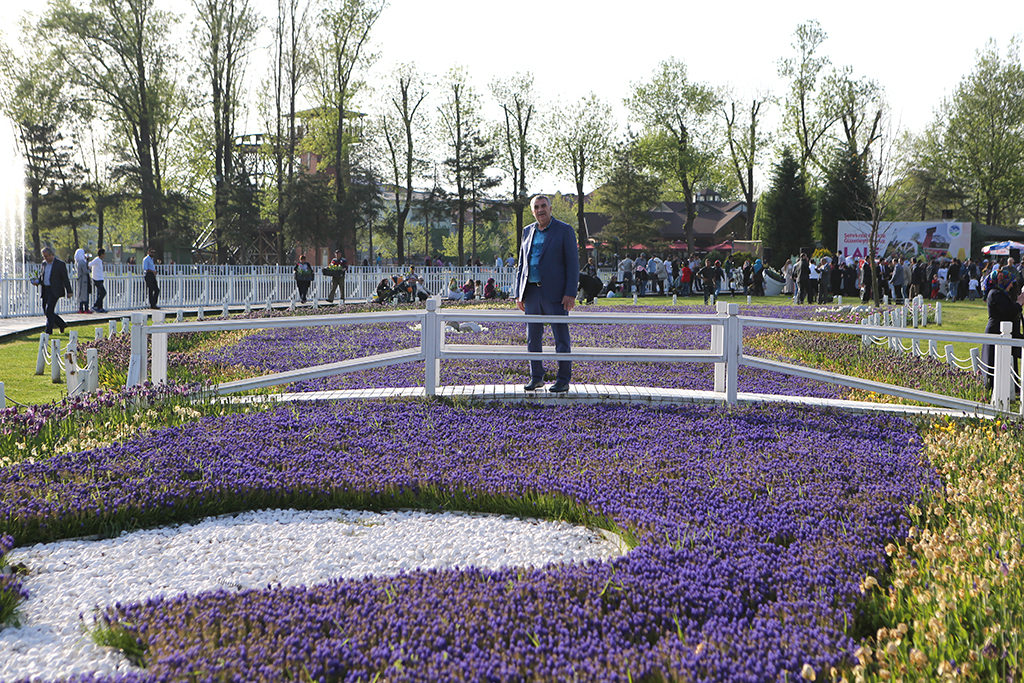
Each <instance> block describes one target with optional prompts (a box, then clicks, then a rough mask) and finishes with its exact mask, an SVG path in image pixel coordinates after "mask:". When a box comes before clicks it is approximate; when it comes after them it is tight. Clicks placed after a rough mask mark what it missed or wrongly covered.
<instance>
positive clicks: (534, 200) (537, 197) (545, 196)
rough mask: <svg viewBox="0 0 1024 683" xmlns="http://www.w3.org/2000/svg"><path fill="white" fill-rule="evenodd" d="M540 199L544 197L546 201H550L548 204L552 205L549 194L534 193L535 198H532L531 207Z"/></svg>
mask: <svg viewBox="0 0 1024 683" xmlns="http://www.w3.org/2000/svg"><path fill="white" fill-rule="evenodd" d="M538 199H543V200H544V201H546V202H547V203H548V206H551V200H550V199H549V198H548V196H547V195H546V194H535V195H533V199H531V200H530V208H531V209H532V208H533V205H534V203H536V201H537V200H538Z"/></svg>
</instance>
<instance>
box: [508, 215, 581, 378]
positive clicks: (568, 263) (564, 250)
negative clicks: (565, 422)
mask: <svg viewBox="0 0 1024 683" xmlns="http://www.w3.org/2000/svg"><path fill="white" fill-rule="evenodd" d="M530 210H531V211H532V212H533V217H534V218H535V219H536V222H534V223H531V224H530V225H528V226H527V227H526V229H524V230H523V243H522V245H521V246H520V249H519V261H518V266H517V268H516V280H515V291H514V292H513V296H514V298H515V300H516V307H517V308H518V309H519V310H520V311H523V312H525V313H526V314H527V315H569V311H571V310H572V309H573V306H575V305H576V290H577V289H578V287H579V271H580V262H579V255H578V253H577V245H576V234H575V233H574V232H573V229H572V228H571V227H570V226H569V225H568V224H566V223H563V222H562V221H560V220H557V219H555V218H552V217H551V200H550V199H548V198H547V197H546V196H544V195H537V196H536V197H534V198H533V200H532V201H531V202H530ZM551 332H552V334H553V335H554V337H555V351H556V352H557V353H569V352H570V351H571V348H572V347H571V343H570V339H569V325H568V324H567V323H553V324H552V325H551ZM543 337H544V324H543V323H527V324H526V348H527V349H528V350H529V351H531V352H534V353H539V352H540V351H541V350H542V349H543ZM571 379H572V362H571V361H567V360H563V361H558V375H557V377H556V380H555V383H554V384H552V385H551V386H550V387H549V388H548V391H550V392H553V393H556V394H560V393H563V392H566V391H569V381H570V380H571ZM542 386H544V362H543V361H540V360H532V361H530V382H529V384H527V385H526V390H527V391H536V390H537V389H540V388H541V387H542Z"/></svg>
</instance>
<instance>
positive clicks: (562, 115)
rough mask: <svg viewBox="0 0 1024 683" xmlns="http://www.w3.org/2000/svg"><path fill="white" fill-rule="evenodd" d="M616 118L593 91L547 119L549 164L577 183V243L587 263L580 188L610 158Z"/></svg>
mask: <svg viewBox="0 0 1024 683" xmlns="http://www.w3.org/2000/svg"><path fill="white" fill-rule="evenodd" d="M614 132H615V120H614V119H613V118H612V108H611V105H609V104H608V103H607V102H604V101H603V100H601V99H599V98H598V97H597V95H595V94H594V93H590V94H589V95H587V96H585V97H583V98H581V99H580V100H578V101H577V102H576V103H575V104H571V105H569V106H563V107H559V108H558V109H556V110H555V111H554V113H553V114H552V115H551V118H549V119H548V122H547V138H548V140H549V142H548V145H547V148H548V155H549V157H550V160H551V165H552V167H553V168H554V169H555V170H556V171H557V172H558V174H559V175H560V176H562V177H565V178H571V179H572V181H573V183H575V185H576V219H577V228H576V243H577V248H578V249H579V251H580V254H579V256H580V262H581V263H586V259H587V254H586V245H587V223H586V219H585V218H584V211H585V207H584V201H583V199H584V194H583V188H584V185H585V183H586V182H588V181H589V182H591V183H594V182H597V181H598V180H599V179H600V178H602V177H603V176H604V174H605V173H606V172H607V170H608V166H609V162H610V160H611V142H610V140H611V139H612V135H613V134H614Z"/></svg>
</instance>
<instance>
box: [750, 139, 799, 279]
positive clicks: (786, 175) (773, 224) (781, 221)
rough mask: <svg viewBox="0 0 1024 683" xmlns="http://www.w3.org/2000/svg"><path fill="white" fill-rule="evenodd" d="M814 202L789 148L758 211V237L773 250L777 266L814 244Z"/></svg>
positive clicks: (777, 166)
mask: <svg viewBox="0 0 1024 683" xmlns="http://www.w3.org/2000/svg"><path fill="white" fill-rule="evenodd" d="M813 231H814V201H813V200H812V199H811V197H810V196H809V195H808V194H807V188H806V184H805V183H804V179H803V176H802V175H801V172H800V162H799V161H797V160H796V158H795V157H794V156H793V153H792V152H791V151H790V149H789V148H788V147H786V148H784V149H783V150H782V156H781V158H780V159H779V161H778V163H777V164H776V165H775V168H774V170H773V172H772V180H771V185H770V186H769V188H768V190H767V191H765V192H764V194H762V195H761V201H760V202H759V204H758V207H757V221H756V222H755V230H754V237H755V239H760V240H761V241H762V242H763V243H764V246H765V247H769V248H771V250H772V254H773V255H774V257H775V260H776V262H777V263H781V262H782V261H784V260H785V259H787V258H789V257H790V256H792V255H794V254H798V253H799V252H800V249H801V248H803V247H809V246H811V245H812V244H813Z"/></svg>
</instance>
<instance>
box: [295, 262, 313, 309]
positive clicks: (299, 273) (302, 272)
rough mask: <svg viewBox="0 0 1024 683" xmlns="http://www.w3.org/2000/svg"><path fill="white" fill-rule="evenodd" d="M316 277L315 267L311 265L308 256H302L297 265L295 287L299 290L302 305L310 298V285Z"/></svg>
mask: <svg viewBox="0 0 1024 683" xmlns="http://www.w3.org/2000/svg"><path fill="white" fill-rule="evenodd" d="M314 277H315V275H314V274H313V266H311V265H309V262H307V261H306V255H305V254H302V255H301V256H299V262H298V263H296V264H295V286H296V287H298V288H299V298H300V299H302V303H306V297H307V296H309V285H310V284H312V282H313V278H314Z"/></svg>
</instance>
